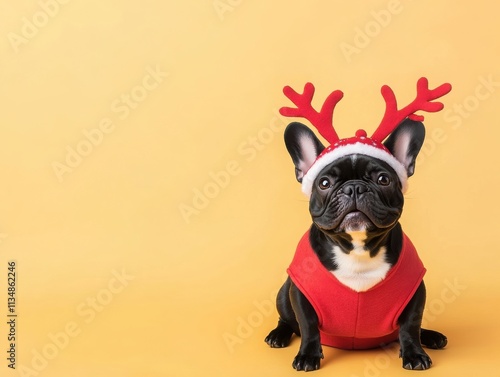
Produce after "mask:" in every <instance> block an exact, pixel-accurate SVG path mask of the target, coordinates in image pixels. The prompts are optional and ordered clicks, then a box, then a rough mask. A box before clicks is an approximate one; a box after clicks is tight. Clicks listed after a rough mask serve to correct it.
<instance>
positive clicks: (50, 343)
mask: <svg viewBox="0 0 500 377" xmlns="http://www.w3.org/2000/svg"><path fill="white" fill-rule="evenodd" d="M111 275H112V276H111V277H110V278H109V280H108V282H107V284H106V286H105V287H103V288H102V289H100V290H99V291H98V292H97V293H96V294H95V295H94V296H92V297H87V298H86V299H85V301H82V302H80V304H78V306H77V307H76V314H77V315H78V317H79V318H78V319H73V320H70V321H68V322H66V324H65V325H64V326H63V327H62V328H61V329H59V331H55V332H50V333H48V334H47V338H48V340H47V342H46V343H45V344H44V345H43V346H41V347H38V348H33V349H31V355H27V358H28V357H30V358H31V360H30V362H28V363H24V364H21V365H20V366H19V368H18V372H19V375H20V376H21V377H37V376H39V375H40V374H42V372H43V371H44V370H45V369H47V367H49V365H50V363H51V361H53V360H55V359H56V358H57V357H58V356H59V355H60V354H61V353H62V352H64V350H65V349H67V348H68V347H70V346H71V344H72V343H73V341H74V339H75V338H77V337H78V336H80V335H81V334H82V333H84V331H85V328H86V327H87V326H89V325H90V324H92V322H93V321H94V320H95V319H96V318H97V317H98V316H99V313H101V312H103V311H104V310H105V309H106V308H107V307H108V306H110V305H111V304H112V302H113V301H114V300H115V298H116V297H117V296H118V295H120V294H122V292H123V291H124V290H125V288H127V287H128V286H129V284H130V282H131V281H133V280H134V279H135V276H134V275H130V274H129V273H128V272H126V271H125V269H123V268H122V270H121V271H119V270H115V269H114V270H112V271H111Z"/></svg>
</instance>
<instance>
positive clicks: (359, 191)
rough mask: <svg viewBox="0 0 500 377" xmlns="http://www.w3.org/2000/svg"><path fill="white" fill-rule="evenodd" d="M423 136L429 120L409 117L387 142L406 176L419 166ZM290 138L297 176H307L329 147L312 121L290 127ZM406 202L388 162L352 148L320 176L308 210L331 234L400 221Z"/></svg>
mask: <svg viewBox="0 0 500 377" xmlns="http://www.w3.org/2000/svg"><path fill="white" fill-rule="evenodd" d="M424 138H425V128H424V125H423V124H422V123H421V122H417V121H413V120H409V119H406V120H405V121H403V122H402V123H401V124H400V125H399V126H398V127H397V128H396V129H395V130H394V131H393V132H392V133H391V135H390V136H389V137H388V138H387V141H386V142H385V143H384V145H385V147H386V148H387V150H388V151H389V152H390V153H391V154H392V155H393V157H394V158H395V159H396V160H397V161H399V163H401V165H402V167H403V168H404V169H405V170H406V175H407V177H410V176H412V175H413V173H414V171H415V161H416V158H417V155H418V152H419V150H420V148H421V147H422V144H423V142H424ZM285 144H286V147H287V149H288V152H289V153H290V156H291V157H292V160H293V163H294V165H295V177H296V178H297V180H298V181H299V182H302V179H303V178H304V176H305V174H306V173H307V172H308V171H309V169H310V168H311V166H312V165H313V164H314V162H315V160H316V158H317V156H318V155H319V154H320V153H321V152H322V151H323V150H324V148H325V147H324V146H323V144H322V143H321V142H320V141H319V139H318V138H317V137H316V136H315V135H314V133H313V132H312V131H311V130H310V129H309V128H308V127H306V126H305V125H303V124H301V123H297V122H294V123H291V124H289V125H288V127H287V129H286V130H285ZM403 202H404V199H403V193H402V185H401V182H400V180H399V178H398V175H397V174H396V172H395V171H394V169H393V168H392V167H391V166H390V165H389V164H388V163H386V162H384V161H382V160H380V159H377V158H375V157H372V156H368V155H364V154H352V155H346V156H344V157H342V158H338V159H337V160H334V161H333V162H332V163H330V164H329V165H327V166H326V167H325V168H324V169H323V170H322V171H321V172H320V173H319V174H318V175H317V176H316V178H315V180H314V183H313V187H312V190H311V197H310V202H309V210H310V212H311V216H312V219H313V221H314V223H315V224H316V225H317V226H318V227H319V228H320V229H321V230H322V231H323V232H324V233H327V234H329V235H332V236H334V235H335V234H342V233H352V232H375V233H377V231H384V232H385V231H387V230H389V229H391V228H392V227H393V226H394V225H395V224H396V223H397V221H398V219H399V217H400V216H401V212H402V209H403Z"/></svg>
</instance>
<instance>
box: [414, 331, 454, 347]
mask: <svg viewBox="0 0 500 377" xmlns="http://www.w3.org/2000/svg"><path fill="white" fill-rule="evenodd" d="M420 341H421V342H422V345H424V346H426V347H428V348H433V349H436V350H438V349H441V348H444V347H446V345H447V344H448V339H447V338H446V336H444V335H443V334H441V333H440V332H437V331H433V330H426V329H422V330H421V333H420Z"/></svg>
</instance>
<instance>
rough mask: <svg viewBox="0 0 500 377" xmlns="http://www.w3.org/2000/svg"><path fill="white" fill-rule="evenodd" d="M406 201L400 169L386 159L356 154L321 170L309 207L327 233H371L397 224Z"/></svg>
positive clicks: (320, 226) (314, 219) (317, 223)
mask: <svg viewBox="0 0 500 377" xmlns="http://www.w3.org/2000/svg"><path fill="white" fill-rule="evenodd" d="M403 203H404V199H403V194H402V192H401V183H400V181H399V178H398V176H397V174H396V172H395V171H394V170H393V169H392V168H391V167H390V166H389V165H388V164H387V163H385V162H384V161H381V160H378V159H376V158H373V157H369V156H365V155H360V154H355V155H349V156H345V157H343V158H341V159H339V160H336V161H334V162H332V163H331V164H330V165H328V166H327V167H325V168H324V169H323V170H322V171H321V173H320V174H319V175H318V177H317V178H316V180H315V182H314V185H313V189H312V194H311V198H310V202H309V210H310V213H311V216H312V219H313V221H314V223H315V224H316V225H317V226H318V227H319V228H320V229H322V230H323V231H325V232H327V233H350V232H356V231H370V232H371V231H376V230H378V229H387V228H390V227H392V226H394V225H395V224H396V222H397V221H398V219H399V217H400V216H401V212H402V208H403Z"/></svg>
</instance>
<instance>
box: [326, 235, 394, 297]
mask: <svg viewBox="0 0 500 377" xmlns="http://www.w3.org/2000/svg"><path fill="white" fill-rule="evenodd" d="M349 234H350V235H351V237H352V245H353V246H354V249H352V250H351V252H350V253H349V254H346V253H344V252H343V251H342V250H341V249H340V247H338V246H334V247H333V260H334V262H335V264H336V265H337V269H336V270H335V271H332V274H333V275H334V276H335V277H336V278H337V279H338V280H339V281H340V282H341V283H342V284H344V285H347V286H348V287H349V288H351V289H353V290H355V291H356V292H364V291H367V290H368V289H370V288H371V287H373V286H374V285H376V284H377V283H379V282H381V281H382V280H384V278H385V276H386V275H387V272H389V270H390V269H391V265H390V264H389V263H388V262H386V260H385V253H386V252H387V249H386V248H385V247H381V248H380V250H379V252H378V253H377V255H375V256H374V257H373V258H372V257H370V252H369V251H368V250H366V249H365V242H364V241H365V240H366V232H365V231H361V232H351V233H349Z"/></svg>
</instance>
